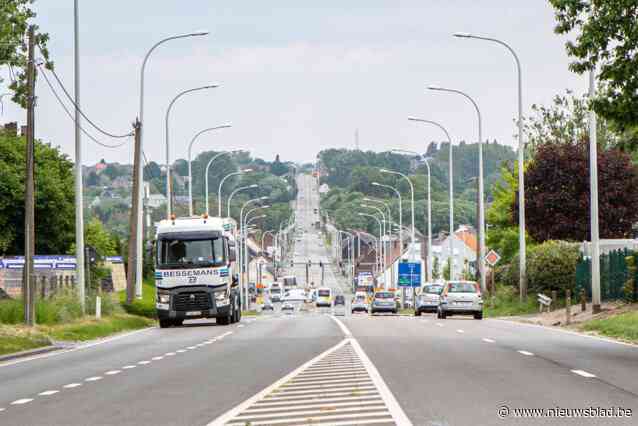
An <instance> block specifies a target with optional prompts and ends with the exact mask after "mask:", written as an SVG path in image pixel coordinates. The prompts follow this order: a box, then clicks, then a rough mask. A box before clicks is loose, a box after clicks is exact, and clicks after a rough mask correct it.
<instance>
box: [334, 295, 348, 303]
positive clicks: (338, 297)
mask: <svg viewBox="0 0 638 426" xmlns="http://www.w3.org/2000/svg"><path fill="white" fill-rule="evenodd" d="M334 305H335V306H337V305H343V306H345V305H346V298H345V297H344V296H343V294H338V295H336V296H335V303H334Z"/></svg>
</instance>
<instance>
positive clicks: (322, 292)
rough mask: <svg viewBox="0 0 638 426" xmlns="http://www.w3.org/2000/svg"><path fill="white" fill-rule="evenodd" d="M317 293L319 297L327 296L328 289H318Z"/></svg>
mask: <svg viewBox="0 0 638 426" xmlns="http://www.w3.org/2000/svg"><path fill="white" fill-rule="evenodd" d="M317 294H318V295H319V297H328V296H330V290H319V291H318V292H317Z"/></svg>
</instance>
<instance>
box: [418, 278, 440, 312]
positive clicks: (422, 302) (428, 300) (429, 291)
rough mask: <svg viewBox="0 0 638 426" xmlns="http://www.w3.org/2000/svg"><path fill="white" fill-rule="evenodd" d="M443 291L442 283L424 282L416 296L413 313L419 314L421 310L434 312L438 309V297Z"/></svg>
mask: <svg viewBox="0 0 638 426" xmlns="http://www.w3.org/2000/svg"><path fill="white" fill-rule="evenodd" d="M442 291H443V284H436V283H426V284H425V285H424V286H423V289H422V290H421V294H420V295H419V296H417V298H416V306H415V307H414V315H416V316H417V317H419V316H421V314H422V313H423V312H432V313H434V312H436V311H437V310H438V309H439V299H440V295H441V292H442Z"/></svg>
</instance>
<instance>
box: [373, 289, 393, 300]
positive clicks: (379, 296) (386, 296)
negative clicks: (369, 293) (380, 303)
mask: <svg viewBox="0 0 638 426" xmlns="http://www.w3.org/2000/svg"><path fill="white" fill-rule="evenodd" d="M374 298H375V299H393V298H394V294H392V293H390V292H389V291H384V292H381V293H375V295H374Z"/></svg>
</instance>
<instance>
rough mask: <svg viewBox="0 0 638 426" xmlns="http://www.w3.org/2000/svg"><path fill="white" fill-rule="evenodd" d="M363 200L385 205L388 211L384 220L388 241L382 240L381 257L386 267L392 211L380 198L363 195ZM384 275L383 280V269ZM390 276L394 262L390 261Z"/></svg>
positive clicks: (392, 274) (392, 275)
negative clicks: (382, 256)
mask: <svg viewBox="0 0 638 426" xmlns="http://www.w3.org/2000/svg"><path fill="white" fill-rule="evenodd" d="M363 201H367V202H369V203H378V204H381V205H383V207H385V209H386V212H387V213H388V219H387V221H386V225H387V226H386V235H387V236H388V241H383V253H384V256H385V257H384V258H383V264H384V265H385V267H386V268H387V266H388V246H389V245H390V244H389V243H390V241H391V239H390V237H391V236H392V211H391V210H390V206H388V203H386V202H385V201H382V200H377V199H376V198H370V197H364V198H363ZM386 242H387V243H388V244H386ZM383 273H384V275H383V278H384V280H385V278H386V276H385V273H386V272H385V270H384V272H383ZM390 277H394V262H391V263H390Z"/></svg>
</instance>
